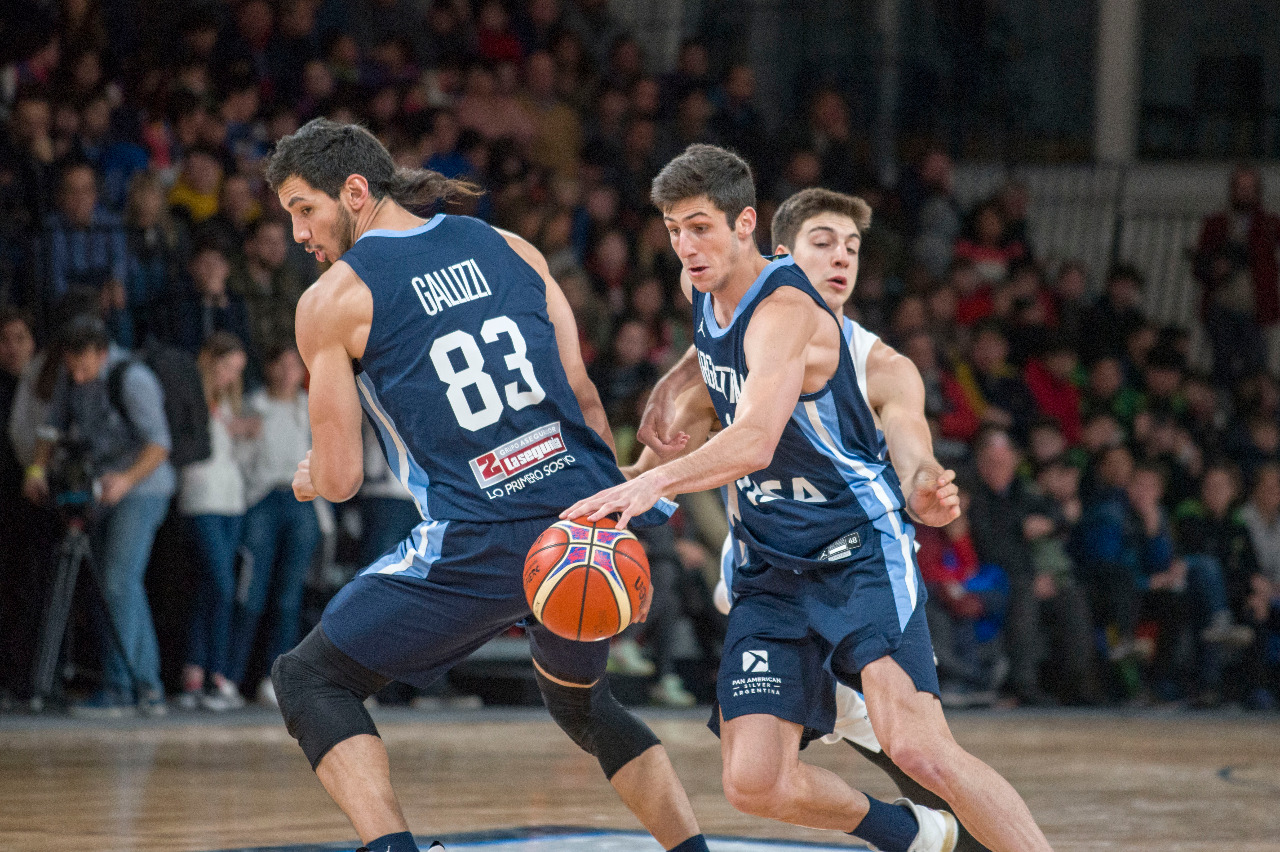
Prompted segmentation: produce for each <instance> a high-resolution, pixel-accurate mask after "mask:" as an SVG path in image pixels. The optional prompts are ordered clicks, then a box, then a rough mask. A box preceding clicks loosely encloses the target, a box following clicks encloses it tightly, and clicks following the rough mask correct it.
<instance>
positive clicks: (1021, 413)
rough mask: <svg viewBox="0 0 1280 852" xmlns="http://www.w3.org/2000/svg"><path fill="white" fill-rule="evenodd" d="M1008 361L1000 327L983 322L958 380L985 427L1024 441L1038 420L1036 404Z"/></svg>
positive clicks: (957, 374) (978, 327)
mask: <svg viewBox="0 0 1280 852" xmlns="http://www.w3.org/2000/svg"><path fill="white" fill-rule="evenodd" d="M1008 357H1009V344H1008V341H1007V340H1006V338H1005V335H1004V332H1003V331H1002V330H1001V328H1000V325H999V323H997V322H995V321H994V320H988V321H984V322H982V323H980V324H979V325H978V326H976V327H975V328H974V334H973V344H972V345H971V346H970V349H969V360H968V361H967V362H963V363H961V364H959V365H958V366H957V367H956V379H957V380H958V381H959V382H960V384H961V385H962V386H963V387H964V389H965V393H966V394H967V395H968V397H969V400H970V402H971V404H972V405H973V407H974V410H976V411H977V412H978V416H979V417H980V418H982V422H983V423H985V424H988V425H991V426H996V427H998V428H1000V429H1008V430H1009V431H1010V433H1011V434H1012V435H1014V437H1016V438H1018V439H1019V440H1025V439H1026V436H1027V432H1028V430H1029V429H1030V428H1031V424H1032V423H1033V422H1035V419H1036V403H1035V399H1034V398H1033V397H1032V396H1031V392H1030V391H1028V390H1027V386H1026V385H1025V384H1024V383H1023V381H1022V379H1021V378H1020V377H1019V376H1018V372H1017V371H1016V370H1015V369H1014V368H1013V367H1012V366H1011V365H1010V364H1009V361H1008Z"/></svg>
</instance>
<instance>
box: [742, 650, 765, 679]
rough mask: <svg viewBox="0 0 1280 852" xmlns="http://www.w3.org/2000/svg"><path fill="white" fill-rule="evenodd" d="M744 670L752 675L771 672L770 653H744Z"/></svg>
mask: <svg viewBox="0 0 1280 852" xmlns="http://www.w3.org/2000/svg"><path fill="white" fill-rule="evenodd" d="M742 670H743V671H744V672H751V673H752V674H763V673H765V672H767V671H769V652H768V651H743V652H742Z"/></svg>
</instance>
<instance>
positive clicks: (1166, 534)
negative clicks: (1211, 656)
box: [1073, 447, 1187, 692]
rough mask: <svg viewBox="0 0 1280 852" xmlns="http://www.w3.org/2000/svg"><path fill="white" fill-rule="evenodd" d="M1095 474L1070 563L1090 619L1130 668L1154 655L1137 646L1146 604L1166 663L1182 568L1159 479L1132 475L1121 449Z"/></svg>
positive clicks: (1147, 471)
mask: <svg viewBox="0 0 1280 852" xmlns="http://www.w3.org/2000/svg"><path fill="white" fill-rule="evenodd" d="M1098 468H1099V470H1098V477H1099V486H1100V489H1099V492H1098V494H1097V495H1096V496H1095V498H1094V501H1093V502H1091V503H1090V504H1089V506H1088V507H1087V508H1086V510H1085V514H1084V517H1083V518H1082V519H1081V522H1080V526H1079V527H1078V528H1077V535H1076V539H1075V541H1074V543H1073V544H1074V550H1075V557H1076V559H1077V560H1078V565H1079V567H1080V570H1081V574H1082V576H1083V579H1084V582H1085V586H1086V588H1087V590H1088V592H1089V598H1090V601H1091V602H1092V604H1093V608H1094V616H1095V618H1096V619H1097V620H1098V621H1099V624H1100V626H1103V627H1105V628H1107V629H1108V631H1109V632H1111V631H1113V634H1112V635H1113V637H1114V638H1111V640H1110V651H1109V654H1110V658H1111V660H1112V661H1113V662H1120V663H1124V664H1127V665H1128V666H1132V665H1133V663H1134V662H1135V661H1137V660H1142V659H1145V658H1147V657H1149V656H1150V654H1151V653H1152V649H1150V647H1149V646H1148V647H1146V648H1144V647H1143V646H1142V645H1140V644H1139V642H1138V624H1139V620H1140V618H1141V616H1142V615H1143V612H1144V599H1145V611H1146V612H1147V613H1148V614H1149V615H1150V616H1151V617H1152V618H1153V619H1154V620H1155V622H1156V624H1157V627H1158V628H1163V630H1161V634H1162V635H1160V637H1159V638H1160V643H1159V645H1158V646H1157V648H1156V649H1155V650H1156V651H1157V652H1159V651H1161V650H1164V651H1165V653H1160V654H1158V656H1159V657H1165V656H1167V648H1168V646H1169V645H1170V644H1171V639H1172V636H1171V635H1170V634H1171V633H1172V632H1175V631H1176V630H1177V628H1178V627H1180V626H1181V624H1180V622H1179V620H1178V615H1179V613H1180V611H1181V609H1182V607H1181V605H1180V603H1181V601H1180V598H1181V597H1182V596H1183V594H1184V592H1185V589H1186V582H1187V566H1186V563H1185V562H1183V561H1181V560H1174V558H1173V538H1172V536H1171V535H1170V531H1169V523H1168V518H1167V516H1166V514H1165V511H1164V509H1163V508H1162V506H1161V498H1162V497H1163V493H1164V480H1163V476H1162V474H1161V473H1160V471H1159V470H1157V469H1155V468H1151V467H1137V468H1135V466H1134V464H1133V458H1132V456H1131V455H1130V454H1129V451H1128V450H1127V449H1125V448H1124V447H1114V448H1112V449H1110V450H1107V451H1106V452H1105V453H1104V454H1103V455H1102V458H1101V460H1100V461H1099V464H1098ZM1159 662H1160V661H1159V660H1158V663H1159ZM1161 668H1165V666H1163V665H1162V666H1161ZM1130 671H1132V669H1131V668H1130ZM1131 676H1132V675H1131ZM1130 689H1131V690H1133V691H1134V692H1136V691H1137V690H1138V685H1137V683H1135V682H1131V684H1130Z"/></svg>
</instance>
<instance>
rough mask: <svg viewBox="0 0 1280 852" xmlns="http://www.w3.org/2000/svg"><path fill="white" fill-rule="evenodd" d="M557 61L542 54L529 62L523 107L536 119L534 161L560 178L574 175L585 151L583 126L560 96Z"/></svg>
mask: <svg viewBox="0 0 1280 852" xmlns="http://www.w3.org/2000/svg"><path fill="white" fill-rule="evenodd" d="M555 85H556V68H555V60H554V59H553V58H552V57H551V54H549V53H547V52H545V51H539V52H537V53H534V54H532V55H531V56H530V57H529V59H528V60H527V61H526V62H525V94H524V97H523V98H522V99H521V105H522V106H523V107H524V110H525V112H526V113H528V114H529V115H530V116H532V118H533V124H534V134H533V140H532V143H531V145H530V147H529V159H530V161H531V162H532V163H533V164H534V165H536V166H540V167H542V168H546V169H550V170H551V171H553V172H555V173H556V174H560V175H573V174H574V173H575V172H576V171H577V168H578V155H579V153H580V152H581V149H582V123H581V122H580V121H579V119H578V115H577V113H575V112H574V111H573V108H572V107H570V106H569V105H568V104H566V103H565V102H564V101H562V100H560V97H559V95H558V94H557V93H556V88H555Z"/></svg>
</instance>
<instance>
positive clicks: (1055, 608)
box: [969, 429, 1094, 705]
mask: <svg viewBox="0 0 1280 852" xmlns="http://www.w3.org/2000/svg"><path fill="white" fill-rule="evenodd" d="M974 460H975V462H976V467H977V474H978V476H977V481H976V482H975V483H974V484H973V486H972V487H971V488H970V489H969V491H970V495H971V502H970V508H969V523H970V526H971V528H972V530H973V541H974V546H975V547H976V548H977V553H978V558H979V559H980V560H981V561H982V562H983V563H988V562H990V563H993V564H995V565H998V566H999V567H1000V568H1001V569H1002V570H1003V571H1004V572H1005V574H1006V575H1007V577H1008V579H1009V605H1008V612H1007V615H1006V623H1005V648H1006V651H1007V653H1008V655H1009V662H1010V670H1009V689H1010V692H1011V694H1012V695H1013V697H1014V698H1015V699H1016V700H1017V701H1018V702H1019V703H1020V704H1031V705H1037V704H1046V703H1052V702H1053V698H1052V697H1051V696H1050V695H1048V693H1046V692H1045V690H1044V688H1043V686H1042V684H1041V674H1040V666H1041V663H1043V662H1044V661H1046V660H1052V661H1053V664H1054V668H1055V669H1057V671H1056V672H1055V674H1058V675H1060V676H1061V682H1062V683H1065V684H1069V685H1070V688H1071V689H1072V691H1073V694H1071V695H1070V696H1065V695H1064V697H1069V698H1071V699H1073V700H1074V699H1078V698H1083V697H1086V693H1089V692H1091V690H1090V688H1089V684H1090V683H1092V682H1093V679H1094V674H1093V670H1092V668H1093V664H1092V654H1091V652H1090V649H1091V646H1092V639H1091V637H1090V627H1089V610H1088V606H1087V604H1086V602H1085V598H1084V595H1083V594H1082V592H1081V590H1080V588H1079V587H1078V586H1077V585H1076V583H1075V577H1074V573H1073V571H1072V566H1071V565H1070V563H1069V562H1066V561H1065V552H1064V551H1062V549H1061V547H1058V548H1056V552H1050V551H1051V548H1052V544H1053V543H1054V542H1056V541H1058V539H1057V538H1056V534H1057V533H1058V532H1059V525H1060V522H1059V520H1057V519H1056V517H1055V516H1056V514H1057V512H1056V511H1055V507H1054V504H1053V502H1052V501H1051V500H1046V499H1045V498H1044V497H1042V496H1041V495H1039V494H1038V493H1036V491H1035V490H1034V487H1033V486H1030V485H1029V484H1028V483H1026V482H1024V481H1023V480H1022V479H1021V478H1019V477H1018V476H1017V468H1018V462H1019V454H1018V451H1017V448H1016V447H1015V446H1014V444H1013V442H1012V440H1011V439H1010V437H1009V435H1008V433H1006V432H1003V431H1000V430H998V429H992V430H989V431H987V432H984V433H983V434H982V435H980V436H979V438H978V440H977V442H976V444H975V447H974ZM1064 563H1065V564H1064ZM1087 697H1089V698H1092V696H1091V695H1089V696H1087Z"/></svg>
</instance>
